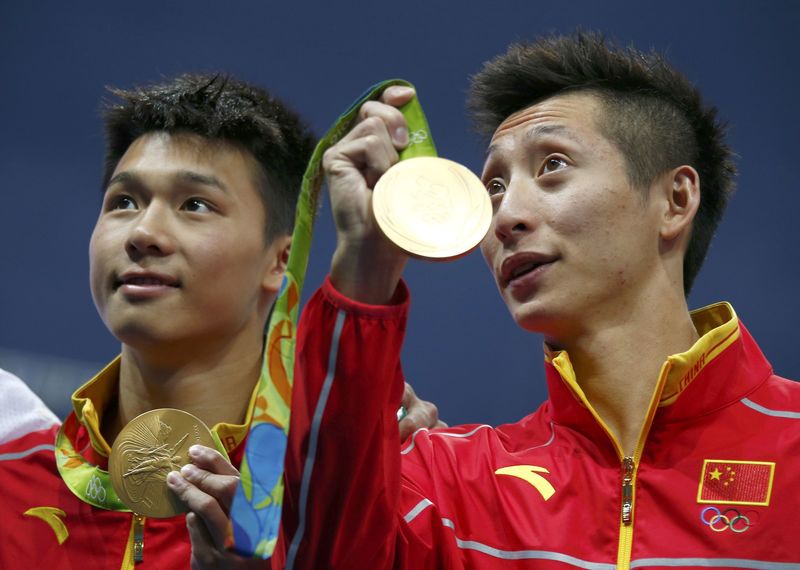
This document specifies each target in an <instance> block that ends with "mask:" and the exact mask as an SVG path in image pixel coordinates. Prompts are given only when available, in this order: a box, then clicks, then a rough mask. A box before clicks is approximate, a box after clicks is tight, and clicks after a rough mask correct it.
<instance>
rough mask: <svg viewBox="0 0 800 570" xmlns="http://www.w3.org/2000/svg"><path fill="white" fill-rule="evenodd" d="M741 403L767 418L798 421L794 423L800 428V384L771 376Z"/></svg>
mask: <svg viewBox="0 0 800 570" xmlns="http://www.w3.org/2000/svg"><path fill="white" fill-rule="evenodd" d="M741 402H742V404H744V405H745V406H747V407H748V408H750V409H751V410H753V411H755V412H758V413H760V414H762V415H764V416H767V417H771V418H776V419H783V420H796V421H795V422H792V423H793V424H796V426H797V427H798V428H800V382H797V381H795V380H789V379H787V378H782V377H781V376H775V375H771V376H770V377H769V378H768V379H767V381H766V382H763V383H762V384H761V385H760V386H759V387H758V389H757V390H755V391H753V392H752V393H750V394H748V395H747V396H746V397H745V398H743V399H742V400H741Z"/></svg>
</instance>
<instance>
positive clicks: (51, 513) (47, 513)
mask: <svg viewBox="0 0 800 570" xmlns="http://www.w3.org/2000/svg"><path fill="white" fill-rule="evenodd" d="M25 515H27V516H29V517H36V518H37V519H40V520H43V521H44V522H46V523H47V524H48V525H49V526H50V528H52V529H53V532H54V533H56V539H57V540H58V543H59V544H64V541H65V540H67V538H69V531H68V530H67V525H65V524H64V521H63V520H61V518H62V517H66V516H67V514H66V513H65V512H64V511H62V510H61V509H57V508H55V507H33V508H31V509H28V510H27V511H25Z"/></svg>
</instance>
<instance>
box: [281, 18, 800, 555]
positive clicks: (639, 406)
mask: <svg viewBox="0 0 800 570" xmlns="http://www.w3.org/2000/svg"><path fill="white" fill-rule="evenodd" d="M411 95H412V93H411V92H410V90H409V89H406V88H397V87H393V88H390V89H387V91H386V92H385V93H384V95H383V97H382V100H381V101H379V102H370V103H367V104H365V105H364V106H363V107H362V109H361V121H360V123H359V124H358V125H357V126H355V127H354V128H353V129H352V131H351V132H350V133H349V134H348V135H347V136H346V137H345V138H344V139H342V140H341V141H340V142H339V144H337V145H336V146H335V147H333V148H332V149H330V150H329V151H328V152H327V154H326V156H325V167H326V171H327V176H328V183H329V187H330V193H331V202H332V208H333V211H334V217H335V219H336V221H337V229H338V239H339V241H338V247H337V250H336V253H335V255H334V258H333V262H332V265H331V273H330V278H329V280H328V281H326V283H325V284H324V285H323V287H322V288H321V290H320V291H319V292H318V293H317V294H316V295H315V297H314V298H313V299H312V300H311V301H310V302H309V304H308V305H307V306H306V308H305V312H304V314H303V320H302V322H301V327H300V329H301V336H300V338H299V342H298V348H299V351H300V355H301V358H300V360H299V362H300V365H301V371H300V372H301V373H300V375H299V376H298V377H297V379H296V381H297V384H296V385H297V386H298V388H297V390H299V393H296V394H295V400H294V410H293V415H292V427H291V431H290V449H289V460H288V461H287V479H288V482H289V489H288V491H289V492H288V500H287V502H286V503H285V505H284V520H283V523H284V531H285V538H286V541H287V550H286V559H285V562H286V566H287V568H414V569H421V568H450V569H456V568H537V569H553V570H556V569H564V568H586V569H593V570H594V569H597V570H611V569H613V568H622V569H624V568H657V567H683V568H689V567H691V568H697V567H716V568H758V569H766V568H800V545H798V542H797V536H798V533H800V521H798V519H797V517H796V516H795V513H796V510H797V507H798V506H799V505H800V498H798V497H800V495H798V492H797V489H798V488H800V454H799V453H798V450H800V384H797V383H795V382H791V381H788V380H785V379H782V378H780V377H778V376H775V375H774V374H773V373H772V369H771V367H770V365H769V363H768V362H767V361H766V360H765V358H764V356H763V355H762V354H761V352H760V350H759V349H758V347H757V345H756V344H755V342H754V341H753V339H752V338H751V336H750V335H749V334H748V332H747V330H746V329H745V328H744V326H743V325H742V324H741V323H740V322H739V320H738V318H737V317H736V314H735V313H734V311H733V308H732V307H731V306H730V305H728V304H727V303H718V304H716V305H712V306H710V307H706V308H704V309H700V310H698V311H693V312H690V311H689V309H688V307H687V302H686V294H687V293H688V291H689V288H690V287H691V284H692V281H693V280H694V278H695V276H696V274H697V272H698V270H699V269H700V265H701V263H702V261H703V258H704V257H705V255H706V251H707V248H708V244H709V242H710V240H711V237H712V235H713V233H714V230H715V228H716V226H717V223H718V221H719V219H720V217H721V215H722V212H723V209H724V207H725V203H726V201H727V199H728V196H729V194H730V192H731V189H732V186H733V176H734V168H733V165H732V163H731V151H730V149H729V148H728V147H727V145H726V143H725V141H724V129H723V127H722V125H721V124H720V123H719V122H718V120H717V119H716V117H715V110H714V109H713V108H712V107H708V106H706V105H705V104H704V103H703V102H702V101H701V98H700V95H699V93H698V92H697V90H696V89H695V88H694V87H693V86H692V85H691V84H690V83H689V82H688V80H687V79H685V78H684V77H683V76H682V75H681V74H680V73H678V72H677V71H675V70H674V69H673V68H672V67H670V66H669V65H668V64H667V63H666V62H665V61H664V60H663V59H662V58H660V57H658V56H656V55H647V54H643V53H640V52H637V51H635V50H633V49H630V50H626V49H619V48H616V47H613V46H609V45H608V44H607V43H606V42H605V41H604V40H603V39H602V38H600V37H597V36H594V35H591V34H577V35H574V36H571V37H551V38H545V39H541V40H539V41H536V42H534V43H531V44H527V45H516V46H512V47H511V48H510V49H509V50H508V52H507V53H506V54H504V55H501V56H499V57H498V58H496V59H494V60H492V61H490V62H489V63H487V64H486V65H485V67H484V68H483V70H482V71H481V72H480V73H479V74H478V75H477V76H476V77H475V78H474V80H473V85H472V93H471V106H472V109H473V110H474V113H475V117H476V119H477V122H478V125H479V126H480V127H481V128H483V129H484V131H485V132H486V133H488V134H490V135H491V142H490V145H489V148H488V152H487V159H486V164H485V166H484V170H483V175H482V178H483V181H484V183H485V186H486V189H487V192H488V193H489V195H490V196H491V200H492V203H493V208H494V213H493V222H492V226H491V229H490V230H489V233H488V234H487V235H486V237H485V239H484V241H483V243H482V245H481V249H482V252H483V255H484V257H485V258H486V261H487V263H488V265H489V269H490V271H491V272H492V274H493V275H494V276H495V279H496V282H497V286H498V289H499V291H500V294H501V296H502V298H503V300H504V301H505V303H506V305H507V306H508V308H509V311H510V312H511V315H512V317H513V318H514V319H515V321H516V322H517V323H518V324H519V325H520V326H521V327H523V328H524V329H525V330H528V331H531V332H537V333H541V334H542V335H543V336H544V340H545V354H544V358H545V367H546V371H547V383H548V390H549V399H548V400H547V402H545V403H544V404H543V405H542V406H541V407H540V408H539V409H538V410H537V411H535V412H534V413H532V414H531V415H529V416H527V417H525V418H523V419H522V420H520V421H519V422H517V423H515V424H511V425H505V426H500V427H497V428H493V427H490V426H486V425H471V426H461V427H457V428H453V429H447V430H435V431H428V430H425V429H423V430H420V431H418V432H416V433H415V434H414V436H413V437H412V438H411V439H410V440H409V441H407V443H406V444H405V445H404V446H403V447H402V449H401V448H399V447H398V445H397V431H396V429H397V428H396V427H395V423H396V422H394V421H393V417H394V416H393V414H394V410H395V409H396V408H397V404H398V402H399V401H400V396H401V393H402V377H401V375H400V366H399V357H400V349H401V345H402V341H403V334H404V327H405V321H406V314H407V311H408V304H409V296H408V291H407V289H406V286H405V285H404V284H403V282H402V281H401V275H402V272H403V268H404V265H405V263H406V260H407V258H406V256H405V255H404V254H403V253H402V252H401V251H400V250H399V249H398V248H397V247H395V246H394V245H393V244H391V243H389V242H388V241H387V240H386V239H385V238H384V237H383V236H382V235H381V234H380V233H379V231H378V228H377V226H376V223H375V220H374V217H373V216H372V213H371V208H370V199H371V188H372V185H373V184H374V183H375V180H376V179H377V178H378V177H379V176H380V174H381V173H383V172H385V171H386V170H387V169H388V168H389V167H390V166H391V165H392V164H394V163H395V162H396V161H397V160H398V155H397V151H398V150H399V149H401V148H403V147H404V146H405V144H407V131H406V125H405V121H404V119H403V117H402V115H401V114H400V113H399V111H398V110H397V107H399V106H401V105H402V104H404V103H405V102H406V101H407V100H408V99H409V98H410V97H411ZM498 373H501V372H499V371H498ZM486 381H487V382H491V378H487V379H486ZM356 395H357V396H358V397H357V398H356V397H355V396H356ZM356 418H357V422H356ZM309 441H310V442H314V445H313V446H312V445H307V442H309Z"/></svg>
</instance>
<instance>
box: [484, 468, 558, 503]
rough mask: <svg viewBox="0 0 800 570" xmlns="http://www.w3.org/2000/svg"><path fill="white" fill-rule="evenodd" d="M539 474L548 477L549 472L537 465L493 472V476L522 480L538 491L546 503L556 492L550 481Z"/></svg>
mask: <svg viewBox="0 0 800 570" xmlns="http://www.w3.org/2000/svg"><path fill="white" fill-rule="evenodd" d="M539 473H547V474H548V475H549V474H550V471H548V470H547V469H545V468H544V467H539V466H538V465H510V466H508V467H501V468H500V469H498V470H497V471H495V472H494V474H495V475H510V476H511V477H516V478H517V479H522V480H523V481H525V482H527V483H529V484H530V485H531V486H532V487H533V488H534V489H536V490H537V491H539V494H540V495H541V496H542V498H543V499H544V500H545V501H547V500H548V499H549V498H550V497H552V496H553V495H554V494H555V492H556V490H555V488H554V487H553V485H551V484H550V481H548V480H547V479H545V478H544V477H542V476H541V475H539Z"/></svg>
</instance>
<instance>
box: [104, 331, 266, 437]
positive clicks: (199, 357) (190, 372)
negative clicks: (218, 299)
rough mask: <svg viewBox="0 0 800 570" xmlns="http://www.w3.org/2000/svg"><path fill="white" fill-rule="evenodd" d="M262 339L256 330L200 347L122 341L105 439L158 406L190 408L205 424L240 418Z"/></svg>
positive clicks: (235, 421)
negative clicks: (138, 345) (141, 345)
mask: <svg viewBox="0 0 800 570" xmlns="http://www.w3.org/2000/svg"><path fill="white" fill-rule="evenodd" d="M250 337H252V338H250ZM262 342H263V340H262V337H261V336H260V334H258V335H249V337H248V338H238V339H234V340H233V341H232V342H224V343H217V344H216V345H212V346H209V344H208V343H199V344H201V345H202V348H201V349H198V348H195V349H191V348H189V349H187V348H186V347H178V346H171V345H170V346H164V345H163V344H159V346H158V349H157V350H152V349H148V348H145V349H141V348H134V347H132V346H129V345H123V347H122V358H121V362H120V372H119V393H118V398H117V401H116V407H112V408H111V409H109V410H107V411H106V413H105V414H104V417H103V427H102V431H103V435H104V437H105V439H106V441H108V443H109V445H112V444H113V442H114V439H115V438H116V436H117V435H118V434H119V432H120V430H121V429H122V428H123V427H124V426H125V425H126V424H127V423H128V422H130V421H131V420H132V419H133V418H135V417H136V416H138V415H139V414H142V413H144V412H147V411H149V410H154V409H157V408H176V409H179V410H183V411H186V412H189V413H190V414H193V415H194V416H196V417H198V418H199V419H201V420H202V421H203V422H204V423H205V424H206V425H207V426H209V427H212V426H214V425H216V424H218V423H220V422H224V423H233V424H241V423H244V420H245V416H246V414H247V408H248V404H249V402H250V396H251V394H252V392H253V388H254V387H255V384H256V382H257V381H258V378H259V374H260V370H261V359H262V356H261V350H262Z"/></svg>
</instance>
